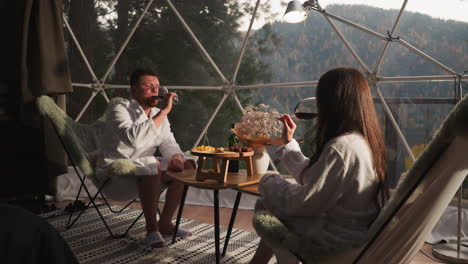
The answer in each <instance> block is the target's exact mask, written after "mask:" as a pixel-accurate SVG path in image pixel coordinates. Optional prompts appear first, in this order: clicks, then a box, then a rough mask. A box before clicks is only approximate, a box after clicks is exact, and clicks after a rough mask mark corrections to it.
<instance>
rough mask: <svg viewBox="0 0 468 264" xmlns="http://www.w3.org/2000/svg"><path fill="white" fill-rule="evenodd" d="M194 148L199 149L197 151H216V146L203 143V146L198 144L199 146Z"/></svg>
mask: <svg viewBox="0 0 468 264" xmlns="http://www.w3.org/2000/svg"><path fill="white" fill-rule="evenodd" d="M194 150H197V151H215V147H211V146H205V145H201V146H198V147H196V148H194Z"/></svg>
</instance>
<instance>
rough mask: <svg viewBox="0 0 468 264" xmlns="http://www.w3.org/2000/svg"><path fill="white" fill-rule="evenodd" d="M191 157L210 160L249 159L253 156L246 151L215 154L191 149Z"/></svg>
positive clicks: (251, 152) (214, 152)
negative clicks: (202, 157)
mask: <svg viewBox="0 0 468 264" xmlns="http://www.w3.org/2000/svg"><path fill="white" fill-rule="evenodd" d="M190 153H192V155H195V156H204V157H210V158H220V159H221V158H241V157H249V156H253V155H254V152H253V151H246V152H234V151H223V152H216V151H200V150H194V149H192V150H191V151H190Z"/></svg>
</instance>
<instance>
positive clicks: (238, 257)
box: [42, 206, 260, 264]
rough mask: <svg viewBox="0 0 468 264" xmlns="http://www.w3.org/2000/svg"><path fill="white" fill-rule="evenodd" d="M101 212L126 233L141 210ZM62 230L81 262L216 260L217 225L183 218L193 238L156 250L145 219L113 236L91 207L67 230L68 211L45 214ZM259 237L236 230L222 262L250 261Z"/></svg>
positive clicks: (191, 261) (121, 263) (222, 236)
mask: <svg viewBox="0 0 468 264" xmlns="http://www.w3.org/2000/svg"><path fill="white" fill-rule="evenodd" d="M115 208H116V209H117V208H118V207H115ZM100 211H101V212H102V213H103V215H104V217H106V219H107V220H108V223H110V228H111V229H112V230H116V231H118V232H123V231H124V230H125V228H126V227H128V225H129V224H130V223H131V222H132V221H133V220H134V219H135V217H137V216H138V214H139V213H140V212H141V211H140V210H135V209H126V210H125V211H124V212H125V213H120V214H114V213H111V212H110V210H108V208H107V207H106V208H105V207H104V206H101V209H100ZM42 217H44V218H45V219H47V221H48V222H49V223H50V224H52V225H53V226H54V227H55V228H56V229H57V230H59V231H60V233H61V234H62V236H63V237H64V238H65V240H66V241H67V243H68V245H69V246H70V247H71V249H72V250H73V252H74V253H75V255H76V257H77V259H78V261H79V262H80V263H83V264H85V263H86V264H94V263H96V264H104V263H106V264H107V263H119V264H123V263H200V264H201V263H214V262H215V254H214V252H215V249H214V227H213V225H209V224H205V223H200V222H196V221H193V220H188V219H183V220H182V221H181V226H182V227H184V228H187V229H190V230H191V231H192V233H193V234H194V235H193V236H192V237H190V238H186V239H178V240H177V241H176V242H175V243H174V244H170V240H171V239H170V238H167V239H166V244H168V245H169V246H168V247H166V248H163V249H153V248H150V247H146V246H144V245H142V244H141V240H142V239H143V237H144V234H145V228H144V219H143V217H141V219H140V220H139V221H138V222H137V223H136V224H135V226H134V227H133V228H132V230H131V231H130V232H129V235H128V236H127V237H125V238H119V239H114V238H111V237H110V236H109V234H108V232H107V230H106V228H105V226H104V224H103V223H102V221H101V219H100V218H99V216H98V214H97V213H96V210H94V209H93V208H90V209H88V210H86V211H85V213H84V214H83V215H82V216H81V217H80V219H79V220H78V221H77V222H76V223H75V225H74V226H73V227H72V228H71V229H69V230H66V229H65V224H66V222H67V219H68V214H63V213H60V212H57V211H56V212H51V213H48V214H44V215H42ZM226 230H227V228H226V227H220V231H221V250H222V245H224V237H225V235H226ZM259 241H260V238H259V237H258V236H257V235H256V234H255V233H249V232H246V231H242V230H236V229H234V230H233V231H232V234H231V238H230V240H229V246H228V250H227V253H226V256H224V257H223V258H222V259H221V262H222V263H247V262H249V260H250V259H251V258H252V256H253V254H254V253H255V249H256V247H257V245H258V242H259Z"/></svg>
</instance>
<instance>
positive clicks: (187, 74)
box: [64, 0, 468, 175]
mask: <svg viewBox="0 0 468 264" xmlns="http://www.w3.org/2000/svg"><path fill="white" fill-rule="evenodd" d="M172 2H173V3H174V6H175V7H176V8H177V10H178V11H179V12H180V14H181V15H182V17H184V19H185V21H186V23H187V24H188V25H189V26H190V27H191V29H192V30H193V33H194V34H195V35H196V36H197V38H198V40H199V41H200V43H202V44H203V46H204V48H205V49H206V51H207V53H208V54H209V55H210V57H211V58H212V59H213V61H214V62H216V64H217V65H218V67H219V70H220V71H221V72H222V73H223V74H224V75H225V77H226V79H228V80H230V79H231V78H232V75H233V72H234V69H235V65H236V62H237V58H238V57H239V53H240V47H241V45H242V40H243V37H244V34H245V32H241V31H239V30H238V29H239V26H240V23H241V18H242V17H243V16H247V17H250V16H251V13H252V11H253V8H254V4H255V3H254V2H253V1H243V2H238V1H234V0H200V1H183V0H173V1H172ZM146 4H147V1H144V0H137V1H131V0H80V1H71V0H65V1H64V12H65V17H66V19H67V20H68V21H69V23H70V26H71V28H72V29H73V31H74V34H75V36H76V38H77V39H78V41H79V43H80V45H81V48H82V49H83V52H84V53H85V54H86V56H87V58H88V60H89V63H90V65H91V66H92V68H93V70H94V71H95V73H96V75H97V76H98V78H100V77H101V76H102V75H103V74H104V73H105V72H106V71H107V70H108V66H109V64H110V63H111V62H112V60H113V58H114V56H115V54H117V53H118V52H119V49H120V47H121V44H122V43H123V42H124V41H125V39H126V36H127V35H128V34H129V32H131V30H132V28H133V26H134V25H135V23H136V21H137V19H138V18H139V16H140V14H141V13H142V12H143V10H144V8H145V5H146ZM327 11H329V12H331V13H333V14H336V15H339V16H341V17H343V18H345V19H348V20H350V21H352V22H354V23H357V24H360V25H363V26H365V27H367V28H369V29H371V30H373V31H376V32H378V33H380V34H384V35H386V32H387V31H389V30H390V29H391V27H392V24H393V21H394V20H395V18H396V16H397V13H398V11H397V10H384V9H379V8H372V7H367V6H358V5H332V6H328V7H327ZM259 12H260V13H261V14H262V16H264V17H267V18H268V17H269V16H270V18H271V17H272V16H273V15H274V14H271V12H270V7H269V4H268V1H265V2H264V3H263V4H262V5H261V6H260V9H259ZM336 24H337V26H338V28H339V29H340V30H341V31H342V32H343V34H344V35H345V37H346V38H347V39H348V40H349V42H350V43H351V45H352V46H353V47H354V48H355V49H356V51H357V53H358V54H359V55H360V56H361V57H362V59H363V61H364V62H365V63H366V64H367V65H368V67H369V68H370V69H373V68H374V65H375V61H376V60H377V57H378V55H379V54H380V52H381V50H382V48H383V46H384V44H385V42H384V41H382V40H379V39H377V38H375V37H373V36H370V35H368V34H366V33H363V32H360V31H359V30H356V29H353V28H351V27H349V26H346V25H343V24H341V23H339V22H336ZM65 32H66V33H65V37H66V42H67V47H68V59H69V65H70V69H71V73H72V81H73V82H74V83H91V82H92V78H91V76H90V74H89V72H88V70H87V68H86V66H85V64H84V63H83V60H82V58H81V57H80V54H79V51H78V49H77V48H76V46H75V44H74V43H73V41H72V39H71V37H70V35H69V34H68V32H67V30H65ZM396 32H397V33H396V35H395V36H393V37H400V38H402V39H404V40H406V41H407V42H409V43H410V44H411V45H413V46H415V47H416V48H418V49H420V50H422V51H423V52H425V53H427V54H428V55H430V56H431V57H433V58H434V59H436V60H438V61H440V62H441V63H443V64H445V65H446V66H448V67H450V68H452V69H454V70H455V71H457V72H459V73H462V72H463V71H464V70H466V69H467V68H468V43H467V42H466V40H468V24H467V23H461V22H456V21H450V20H448V21H446V20H440V19H434V18H431V17H429V16H426V15H422V14H418V13H411V12H406V13H404V15H403V16H402V18H401V22H400V26H399V27H398V29H397V31H396ZM338 65H351V66H359V65H358V64H357V63H356V62H355V60H354V58H353V57H352V56H351V55H350V53H349V52H348V50H346V48H345V46H344V45H343V43H342V41H341V40H340V39H339V38H338V36H337V35H336V34H335V32H333V30H332V28H331V27H330V25H329V24H328V23H327V22H326V20H325V19H324V18H323V17H322V16H321V14H319V13H314V12H312V13H310V16H309V18H308V19H307V20H306V21H305V22H304V23H301V24H286V23H282V22H273V23H267V24H265V26H263V27H262V28H261V29H259V30H256V31H255V32H252V36H251V38H250V39H249V42H248V45H247V49H246V51H245V54H244V57H243V60H242V61H241V65H240V68H239V73H238V75H237V82H236V83H237V84H239V85H242V84H259V83H282V82H299V81H311V80H317V79H318V77H319V76H320V75H321V74H322V73H324V72H325V71H326V70H327V69H330V68H331V67H335V66H338ZM141 66H144V67H151V68H155V69H157V71H158V72H159V75H160V76H159V78H160V81H161V84H162V85H184V86H194V85H198V86H219V85H222V84H223V81H222V80H221V78H220V77H219V74H217V72H216V71H215V70H214V69H213V67H212V66H211V65H210V63H209V61H208V58H206V57H205V56H204V55H203V53H201V52H200V51H199V49H198V48H197V46H196V45H195V44H194V42H193V40H192V39H191V37H190V35H189V34H187V32H186V31H185V29H184V28H183V26H182V24H181V23H180V21H179V20H178V19H177V17H176V16H175V15H174V13H173V12H172V10H170V8H169V7H168V6H167V5H166V4H165V2H164V1H154V3H153V5H152V6H151V8H150V9H149V11H148V14H147V15H146V16H145V17H143V19H142V21H141V25H140V27H139V28H138V29H137V30H136V31H135V33H134V35H133V37H132V38H131V39H130V41H129V42H128V46H127V48H126V49H125V50H123V52H122V55H121V56H120V58H119V59H118V60H117V61H116V64H115V67H114V68H112V70H111V72H110V74H109V78H108V80H107V81H106V83H108V84H127V83H128V76H129V74H130V73H131V71H133V70H134V69H135V68H136V67H141ZM434 74H437V75H438V74H446V73H445V72H443V71H441V70H440V69H439V68H438V67H435V66H434V65H432V64H431V63H428V62H427V61H425V60H424V59H423V58H421V57H420V56H418V55H415V54H413V53H411V52H410V51H409V50H408V49H406V48H404V47H402V46H400V45H398V44H397V43H391V45H390V48H389V50H388V52H387V55H386V57H385V58H384V61H383V64H382V67H381V71H380V74H379V75H382V76H388V77H391V76H418V75H434ZM454 85H455V83H454V82H422V83H414V82H413V83H392V84H385V85H382V86H381V90H382V93H383V94H384V95H385V96H389V97H427V98H432V97H436V98H453V96H454V92H455V87H454ZM465 87H466V89H468V86H467V85H466V84H465ZM466 89H465V90H466ZM106 92H107V94H108V95H109V97H115V96H123V97H128V96H129V93H128V91H127V90H126V89H109V90H106ZM91 93H92V90H90V89H86V88H81V87H75V88H74V92H73V93H72V94H71V95H70V96H69V98H68V99H69V100H68V112H69V114H70V115H71V116H72V117H76V116H77V115H78V114H79V113H80V111H81V109H82V108H83V107H84V105H85V104H86V102H87V100H88V98H89V97H90V96H91ZM314 93H315V91H314V88H311V87H296V88H285V87H279V88H262V89H256V90H242V91H238V92H237V95H238V97H239V99H240V102H241V103H242V104H243V105H244V106H245V105H247V104H258V103H266V104H268V105H271V106H272V107H274V108H276V109H278V111H280V112H283V113H291V112H292V111H293V108H294V106H295V104H296V103H297V102H298V101H299V100H300V99H303V98H306V97H311V96H314ZM222 96H223V92H221V91H206V90H199V91H193V90H184V91H183V97H182V102H181V104H179V105H177V106H175V107H174V108H173V111H172V112H171V114H170V117H169V118H170V121H171V125H172V129H173V131H174V134H175V137H176V139H177V140H178V142H179V143H180V145H181V146H182V148H183V149H190V148H191V147H192V145H193V144H194V143H195V141H196V139H197V138H198V136H199V135H200V133H201V132H202V130H203V128H204V126H205V124H206V123H207V122H208V121H209V119H210V117H211V115H212V113H213V112H214V111H215V109H216V107H217V105H218V103H219V101H220V100H221V98H222ZM105 106H106V102H105V101H104V98H103V97H102V96H100V95H97V97H96V98H95V99H94V100H93V101H92V102H91V106H90V107H89V108H88V110H87V111H86V112H85V113H84V115H83V116H82V118H81V121H83V122H91V121H93V120H95V119H96V118H97V117H98V116H99V115H100V114H102V112H103V110H104V108H105ZM452 106H453V105H404V106H401V107H399V108H395V111H396V114H397V115H398V122H399V123H400V125H401V127H402V130H403V132H404V134H405V135H406V136H407V138H408V141H409V144H410V146H418V145H421V144H424V143H425V142H427V141H428V140H429V139H430V137H431V135H432V134H433V133H434V131H435V129H437V127H438V126H439V125H440V122H441V121H442V120H443V118H444V117H445V116H446V115H447V113H448V112H449V111H450V109H451V108H452ZM377 108H378V110H379V113H380V115H381V120H382V123H383V124H384V123H385V117H384V115H383V112H382V111H381V107H380V106H379V105H377ZM240 116H241V113H240V111H239V109H238V107H237V105H236V104H235V101H234V100H232V98H230V97H229V98H228V99H227V100H226V102H225V103H224V105H223V106H222V107H221V108H220V112H219V114H218V115H217V116H216V118H214V119H213V123H212V125H211V126H210V128H209V129H208V131H207V133H206V135H205V136H204V137H203V141H202V143H204V144H211V145H216V146H222V145H226V144H227V137H228V136H229V133H230V132H229V129H230V127H231V124H233V123H234V122H236V121H238V120H239V119H240ZM311 125H312V124H310V123H307V122H301V123H300V124H299V130H298V133H303V132H304V130H305V129H306V128H308V127H310V126H311ZM307 144H308V142H306V143H304V144H303V146H304V148H303V149H304V151H305V153H306V154H308V155H309V154H310V151H309V149H308V147H307ZM389 153H390V154H391V155H390V156H391V157H392V158H393V159H394V160H397V161H398V166H397V168H396V169H395V171H392V173H394V174H395V175H397V174H399V173H401V172H402V171H403V170H404V169H405V168H404V166H405V165H404V159H405V158H406V154H405V153H404V151H403V150H402V147H401V145H396V146H395V149H390V150H389Z"/></svg>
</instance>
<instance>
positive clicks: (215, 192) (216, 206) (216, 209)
mask: <svg viewBox="0 0 468 264" xmlns="http://www.w3.org/2000/svg"><path fill="white" fill-rule="evenodd" d="M213 196H214V197H213V198H214V220H215V226H214V228H215V254H216V264H219V261H220V260H219V258H220V257H219V191H218V190H213Z"/></svg>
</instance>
